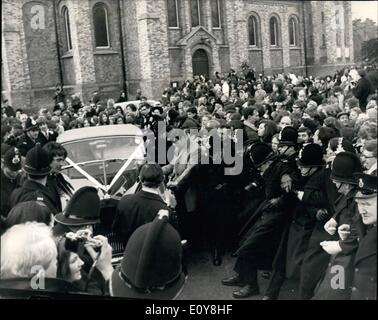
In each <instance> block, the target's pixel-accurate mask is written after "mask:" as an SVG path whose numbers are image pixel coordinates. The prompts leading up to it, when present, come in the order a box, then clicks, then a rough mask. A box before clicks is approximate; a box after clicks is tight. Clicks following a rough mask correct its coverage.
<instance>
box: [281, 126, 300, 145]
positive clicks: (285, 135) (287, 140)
mask: <svg viewBox="0 0 378 320" xmlns="http://www.w3.org/2000/svg"><path fill="white" fill-rule="evenodd" d="M279 140H280V142H279V145H281V146H282V145H283V146H296V145H297V144H298V131H297V130H296V129H295V128H294V127H285V128H283V129H282V131H281V133H280V139H279Z"/></svg>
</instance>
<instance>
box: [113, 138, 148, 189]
mask: <svg viewBox="0 0 378 320" xmlns="http://www.w3.org/2000/svg"><path fill="white" fill-rule="evenodd" d="M141 146H143V143H141V144H139V145H138V147H136V149H135V150H134V152H133V153H132V154H131V156H130V158H129V159H127V160H126V162H125V163H124V164H123V166H122V167H121V169H119V170H118V172H117V174H116V175H115V176H114V178H113V180H112V181H111V182H110V184H109V187H108V190H110V189H111V187H112V186H113V185H114V184H115V183H116V182H117V180H118V179H119V177H120V176H121V175H122V174H123V172H124V171H125V170H126V169H127V167H128V166H129V165H130V163H131V161H133V160H134V158H135V156H136V155H137V154H138V152H141V151H143V150H139V149H141Z"/></svg>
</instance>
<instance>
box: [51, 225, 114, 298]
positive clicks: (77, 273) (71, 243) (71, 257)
mask: <svg viewBox="0 0 378 320" xmlns="http://www.w3.org/2000/svg"><path fill="white" fill-rule="evenodd" d="M82 231H83V230H82ZM81 234H82V235H83V237H82V238H77V236H78V235H79V236H80V231H78V232H77V233H76V234H74V233H68V234H66V236H65V237H63V238H61V239H60V241H59V243H58V269H57V277H58V278H60V279H63V280H66V281H68V282H71V283H72V284H74V285H75V286H76V287H77V288H78V289H79V290H80V291H82V292H88V293H92V294H97V293H98V290H96V288H93V287H89V283H88V281H87V280H89V279H90V274H91V271H90V272H89V276H86V275H85V270H84V269H83V267H85V263H84V261H83V260H82V259H81V258H80V255H81V256H83V254H84V250H86V252H87V253H88V254H89V255H90V257H91V258H92V260H93V261H95V263H94V264H93V265H92V267H91V269H90V270H93V271H92V272H93V273H94V272H95V268H96V269H97V270H99V271H100V272H101V274H102V276H103V278H104V280H105V284H104V285H105V286H106V285H107V282H108V281H109V279H110V276H111V273H112V272H113V267H112V266H111V264H109V261H110V260H111V257H112V250H111V247H110V245H109V244H108V242H107V239H106V238H105V237H103V236H96V237H94V238H92V239H90V238H89V239H88V238H87V237H88V236H84V234H87V233H86V231H84V232H82V233H81ZM68 235H72V236H73V237H74V238H69V237H68ZM99 250H101V251H99ZM84 260H85V259H84ZM83 274H84V277H83ZM107 290H108V289H107V288H106V292H107Z"/></svg>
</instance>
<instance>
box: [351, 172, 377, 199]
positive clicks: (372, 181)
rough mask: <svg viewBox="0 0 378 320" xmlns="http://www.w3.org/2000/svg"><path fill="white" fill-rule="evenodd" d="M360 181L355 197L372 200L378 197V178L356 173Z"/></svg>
mask: <svg viewBox="0 0 378 320" xmlns="http://www.w3.org/2000/svg"><path fill="white" fill-rule="evenodd" d="M353 175H354V176H355V178H356V179H357V180H358V189H357V190H358V192H357V193H356V195H355V198H356V199H362V198H372V197H376V196H377V185H378V177H377V176H373V175H370V174H366V173H360V172H357V173H354V174H353Z"/></svg>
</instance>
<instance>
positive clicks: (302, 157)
mask: <svg viewBox="0 0 378 320" xmlns="http://www.w3.org/2000/svg"><path fill="white" fill-rule="evenodd" d="M297 163H298V165H299V166H301V167H305V168H306V167H320V166H323V165H325V161H324V160H323V149H322V147H321V146H320V145H318V144H316V143H309V144H306V145H305V146H304V147H303V148H302V149H301V150H300V151H299V157H298V160H297Z"/></svg>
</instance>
